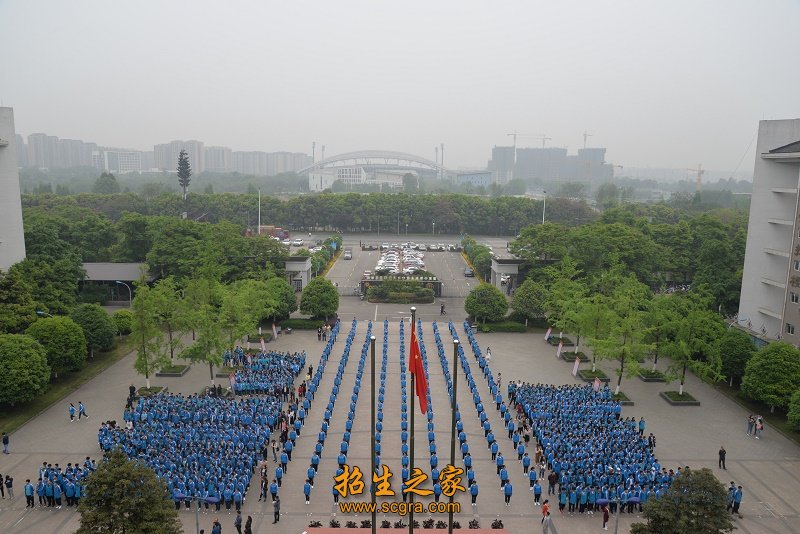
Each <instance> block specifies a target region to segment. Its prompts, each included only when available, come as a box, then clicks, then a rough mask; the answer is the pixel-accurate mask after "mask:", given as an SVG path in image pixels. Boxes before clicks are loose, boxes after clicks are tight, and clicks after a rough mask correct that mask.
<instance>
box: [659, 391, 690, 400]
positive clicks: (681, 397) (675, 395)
mask: <svg viewBox="0 0 800 534" xmlns="http://www.w3.org/2000/svg"><path fill="white" fill-rule="evenodd" d="M664 395H665V396H667V397H668V398H669V400H671V401H695V400H697V399H695V398H694V397H692V396H691V395H689V394H688V393H686V392H685V391H684V392H683V395H681V394H680V393H679V392H678V391H665V392H664Z"/></svg>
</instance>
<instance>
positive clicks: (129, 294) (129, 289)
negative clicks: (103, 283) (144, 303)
mask: <svg viewBox="0 0 800 534" xmlns="http://www.w3.org/2000/svg"><path fill="white" fill-rule="evenodd" d="M114 283H116V284H122V285H123V286H125V287H127V288H128V307H129V308H130V307H131V303H132V301H133V291H131V286H129V285H128V284H126V283H125V282H122V281H120V280H114Z"/></svg>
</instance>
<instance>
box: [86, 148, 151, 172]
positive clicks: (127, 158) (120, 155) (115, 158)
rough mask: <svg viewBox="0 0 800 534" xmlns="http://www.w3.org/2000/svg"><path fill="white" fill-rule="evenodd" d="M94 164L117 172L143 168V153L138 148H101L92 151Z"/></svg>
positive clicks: (103, 169) (104, 169)
mask: <svg viewBox="0 0 800 534" xmlns="http://www.w3.org/2000/svg"><path fill="white" fill-rule="evenodd" d="M92 166H93V167H94V168H96V169H98V170H101V171H106V172H111V173H115V174H125V173H126V172H139V171H141V170H142V153H141V152H139V151H138V150H121V149H117V148H101V149H99V150H93V151H92Z"/></svg>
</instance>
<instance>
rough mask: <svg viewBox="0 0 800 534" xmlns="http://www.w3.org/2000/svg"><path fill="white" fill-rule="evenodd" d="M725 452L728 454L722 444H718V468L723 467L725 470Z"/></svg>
mask: <svg viewBox="0 0 800 534" xmlns="http://www.w3.org/2000/svg"><path fill="white" fill-rule="evenodd" d="M726 454H728V452H727V451H726V450H725V447H724V446H723V445H720V446H719V468H720V469H725V470H726V471H727V470H728V468H727V467H725V455H726Z"/></svg>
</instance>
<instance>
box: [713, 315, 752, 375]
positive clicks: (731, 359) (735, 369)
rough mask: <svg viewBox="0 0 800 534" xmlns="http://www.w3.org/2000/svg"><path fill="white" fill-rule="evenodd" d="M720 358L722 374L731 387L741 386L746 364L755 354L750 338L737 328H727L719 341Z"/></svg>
mask: <svg viewBox="0 0 800 534" xmlns="http://www.w3.org/2000/svg"><path fill="white" fill-rule="evenodd" d="M719 353H720V356H721V357H722V374H723V375H725V376H726V377H728V381H729V384H730V386H731V387H733V386H734V385H735V384H737V383H738V384H741V382H742V377H744V371H745V368H746V367H747V362H749V361H750V358H752V357H753V354H755V353H756V347H755V345H753V341H752V340H751V339H750V336H749V335H748V334H747V333H746V332H743V331H742V330H739V329H738V328H728V329H727V330H726V331H725V333H724V334H723V335H722V337H721V338H720V340H719Z"/></svg>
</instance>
